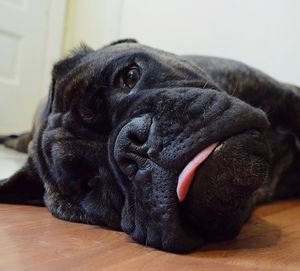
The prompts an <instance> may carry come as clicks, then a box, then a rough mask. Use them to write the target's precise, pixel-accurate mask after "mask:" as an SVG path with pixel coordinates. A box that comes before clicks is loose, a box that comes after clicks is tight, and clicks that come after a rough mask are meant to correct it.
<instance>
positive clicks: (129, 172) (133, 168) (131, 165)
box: [119, 160, 138, 181]
mask: <svg viewBox="0 0 300 271" xmlns="http://www.w3.org/2000/svg"><path fill="white" fill-rule="evenodd" d="M119 166H120V168H121V170H122V172H123V173H124V174H125V175H126V176H127V177H128V179H129V180H131V181H132V180H133V179H134V177H135V175H136V172H137V171H138V166H137V164H136V163H135V162H134V161H131V160H123V161H121V162H120V163H119Z"/></svg>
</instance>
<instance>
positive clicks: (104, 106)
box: [29, 42, 268, 251]
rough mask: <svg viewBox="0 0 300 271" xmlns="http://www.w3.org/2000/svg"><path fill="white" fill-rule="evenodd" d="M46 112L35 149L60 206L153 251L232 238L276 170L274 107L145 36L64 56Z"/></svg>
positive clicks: (55, 206) (63, 213) (49, 198)
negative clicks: (271, 135) (268, 134)
mask: <svg viewBox="0 0 300 271" xmlns="http://www.w3.org/2000/svg"><path fill="white" fill-rule="evenodd" d="M46 114H47V117H46V118H45V121H44V123H42V125H41V127H40V129H39V131H37V133H36V135H35V138H34V140H33V142H32V144H31V146H30V148H29V155H30V159H32V164H33V166H34V170H35V172H36V173H37V175H38V176H39V178H41V179H42V181H43V183H44V186H45V196H44V199H45V203H46V205H47V207H48V208H49V209H50V210H51V212H52V213H53V214H54V215H55V216H57V217H59V218H63V219H67V220H71V221H81V222H85V223H92V224H100V225H106V226H108V227H111V228H114V229H122V230H124V231H125V232H126V233H128V234H129V235H130V236H131V237H132V238H133V239H134V240H136V241H138V242H140V243H143V244H146V245H149V246H153V247H156V248H160V249H164V250H168V251H187V250H190V249H193V248H195V247H197V246H199V245H201V243H202V242H203V241H205V240H212V239H219V238H223V237H224V238H226V236H231V235H232V236H233V235H234V234H236V233H237V232H238V231H239V229H240V227H241V224H242V223H243V221H244V219H245V213H246V210H247V208H248V201H249V198H250V197H251V194H252V193H253V191H255V190H256V189H257V188H258V187H259V186H260V184H261V183H262V182H263V181H264V180H265V178H266V176H267V171H268V146H267V143H266V141H265V139H264V131H265V129H266V128H267V127H268V120H267V118H266V116H265V114H264V113H263V112H262V111H261V110H259V109H256V108H253V107H251V106H250V105H248V104H246V103H244V102H242V101H241V100H239V99H237V98H234V97H232V96H230V95H228V94H227V93H226V92H224V91H223V90H220V89H218V88H217V87H216V86H215V85H214V83H213V82H212V81H211V80H210V78H209V77H208V76H207V75H206V74H205V73H204V72H203V71H202V70H201V69H200V68H199V67H197V66H195V65H193V64H191V63H190V62H188V61H187V60H185V59H184V58H181V57H179V56H176V55H173V54H169V53H166V52H163V51H159V50H156V49H152V48H149V47H146V46H143V45H140V44H137V43H133V42H123V43H119V44H114V45H111V46H108V47H105V48H102V49H100V50H98V51H93V50H90V49H87V48H83V49H81V50H79V51H77V52H76V53H74V54H73V55H72V56H70V57H69V58H67V59H65V60H63V61H61V62H59V63H58V64H57V65H56V66H55V67H54V70H53V84H52V87H51V91H50V95H49V100H48V105H47V110H46Z"/></svg>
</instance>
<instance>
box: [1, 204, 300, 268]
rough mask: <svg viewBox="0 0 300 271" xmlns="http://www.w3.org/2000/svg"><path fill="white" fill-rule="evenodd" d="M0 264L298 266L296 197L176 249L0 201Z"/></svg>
mask: <svg viewBox="0 0 300 271" xmlns="http://www.w3.org/2000/svg"><path fill="white" fill-rule="evenodd" d="M0 270H8V271H13V270H18V271H19V270H43V271H47V270H49V271H50V270H55V271H59V270H108V271H109V270H166V271H167V270H172V271H176V270H181V271H183V270H205V271H206V270H209V271H210V270H225V271H226V270H230V271H235V270H264V271H265V270H272V271H276V270H278V271H279V270H293V271H294V270H295V271H296V270H297V271H299V270H300V200H293V201H283V202H277V203H273V204H270V205H265V206H261V207H259V208H257V209H256V211H255V212H254V214H253V216H252V218H251V219H250V221H249V222H248V223H247V224H246V225H245V226H244V228H243V230H242V232H241V234H240V235H239V236H238V238H236V239H235V240H233V241H229V242H222V243H216V244H209V245H206V246H205V247H203V248H202V249H201V250H198V251H196V252H194V253H190V254H185V255H176V254H171V253H166V252H162V251H158V250H155V249H151V248H148V247H145V246H141V245H139V244H136V243H134V242H133V241H131V240H130V239H129V238H128V237H127V235H126V234H124V233H122V232H116V231H112V230H108V229H104V228H101V227H96V226H91V225H83V224H76V223H70V222H66V221H62V220H58V219H56V218H54V217H52V216H51V215H50V213H49V212H48V211H47V210H46V209H45V208H43V207H32V206H17V205H4V204H3V205H0Z"/></svg>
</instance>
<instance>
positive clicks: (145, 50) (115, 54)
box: [96, 43, 179, 61]
mask: <svg viewBox="0 0 300 271" xmlns="http://www.w3.org/2000/svg"><path fill="white" fill-rule="evenodd" d="M96 54H97V55H98V56H99V57H101V58H102V59H103V60H106V61H115V60H118V59H123V58H126V57H130V56H136V57H141V58H143V57H144V58H145V59H147V58H149V59H153V60H157V61H163V60H166V61H171V60H173V61H174V60H176V59H177V61H179V57H178V56H177V55H175V54H172V53H169V52H165V51H163V50H159V49H155V48H152V47H149V46H145V45H142V44H139V43H120V44H115V45H112V46H107V47H104V48H102V49H99V50H97V51H96Z"/></svg>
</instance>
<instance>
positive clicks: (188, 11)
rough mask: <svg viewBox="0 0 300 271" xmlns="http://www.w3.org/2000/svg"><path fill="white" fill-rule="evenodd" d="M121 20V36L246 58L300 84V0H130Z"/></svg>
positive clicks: (181, 50)
mask: <svg viewBox="0 0 300 271" xmlns="http://www.w3.org/2000/svg"><path fill="white" fill-rule="evenodd" d="M108 1H109V0H108ZM117 21H120V28H119V35H118V36H119V37H121V38H125V37H135V38H137V39H138V40H139V41H140V42H142V43H146V44H148V45H152V46H155V47H158V48H162V49H165V50H168V51H172V52H176V53H179V54H191V53H193V54H205V55H216V56H223V57H228V58H233V59H238V60H242V61H244V62H246V63H248V64H250V65H253V66H255V67H258V68H260V69H262V70H264V71H265V72H267V73H269V74H270V75H272V76H274V77H276V78H277V79H279V80H282V81H287V82H290V83H295V84H298V85H300V1H299V0H184V1H182V0H150V1H149V0H124V1H123V2H122V6H121V18H117ZM118 23H119V22H118ZM106 27H107V28H108V29H109V27H110V26H109V25H107V26H106Z"/></svg>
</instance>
